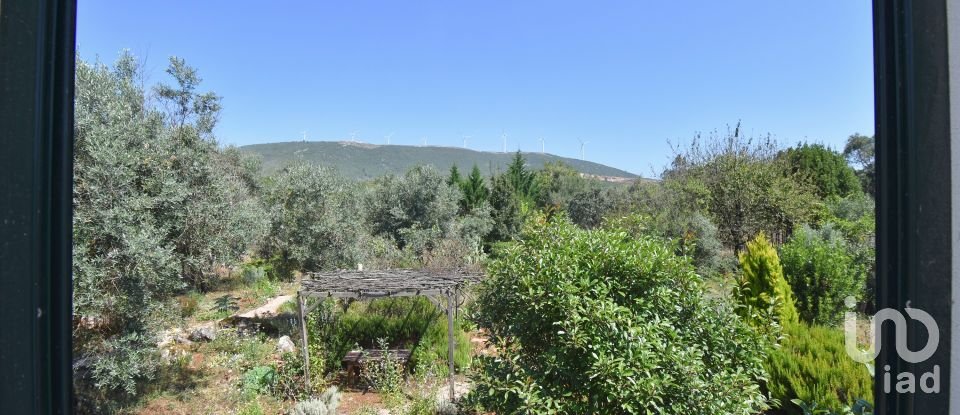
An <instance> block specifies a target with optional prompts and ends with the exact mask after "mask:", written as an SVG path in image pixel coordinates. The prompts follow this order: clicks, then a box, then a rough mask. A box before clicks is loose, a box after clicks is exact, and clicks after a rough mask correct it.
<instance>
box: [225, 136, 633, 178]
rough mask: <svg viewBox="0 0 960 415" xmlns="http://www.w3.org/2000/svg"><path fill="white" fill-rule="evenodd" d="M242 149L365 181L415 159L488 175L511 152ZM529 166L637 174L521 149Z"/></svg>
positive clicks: (308, 146)
mask: <svg viewBox="0 0 960 415" xmlns="http://www.w3.org/2000/svg"><path fill="white" fill-rule="evenodd" d="M240 149H241V150H243V151H246V152H250V153H254V154H259V155H260V156H261V157H262V159H263V169H264V172H265V173H266V174H272V173H274V172H276V171H278V170H279V169H281V168H283V166H285V165H287V164H288V163H290V162H292V161H294V160H297V159H298V158H302V159H303V160H304V161H307V162H310V163H314V164H318V165H322V166H328V167H332V168H335V169H336V170H337V171H339V172H340V174H342V175H343V176H345V177H348V178H353V179H358V180H366V179H372V178H375V177H378V176H382V175H384V174H403V173H404V172H406V171H407V170H409V169H410V168H411V167H413V166H416V165H419V164H429V165H433V166H434V167H436V168H437V169H439V170H441V171H446V170H449V169H450V167H451V166H453V165H454V164H456V165H457V167H458V168H460V171H461V172H462V174H464V175H466V174H468V173H469V170H470V169H471V168H473V165H474V164H476V165H477V166H479V167H480V170H481V171H482V172H483V173H484V174H485V175H489V174H492V173H496V172H500V171H504V170H506V167H507V165H508V164H509V163H510V160H511V159H512V158H513V156H514V154H513V153H495V152H488V151H476V150H470V149H465V148H457V147H439V146H424V147H418V146H407V145H376V144H365V143H356V142H344V141H337V142H335V141H305V142H304V141H290V142H281V143H264V144H251V145H246V146H242V147H240ZM523 156H524V157H525V158H526V160H527V163H528V165H529V166H530V167H531V168H534V169H539V168H541V167H543V165H544V164H546V163H547V162H557V161H562V162H563V163H565V164H567V165H569V166H570V167H572V168H574V169H576V170H577V171H579V172H581V173H584V174H586V175H590V176H595V177H597V178H602V179H604V180H607V181H616V182H622V181H631V180H633V179H637V178H638V177H639V176H637V175H636V174H633V173H630V172H627V171H624V170H620V169H617V168H614V167H610V166H606V165H603V164H599V163H594V162H591V161H585V160H577V159H572V158H567V157H560V156H556V155H553V154H541V153H523Z"/></svg>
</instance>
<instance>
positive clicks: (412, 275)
mask: <svg viewBox="0 0 960 415" xmlns="http://www.w3.org/2000/svg"><path fill="white" fill-rule="evenodd" d="M480 277H481V275H480V274H475V273H470V272H466V271H462V270H448V271H427V270H385V271H333V272H311V273H308V274H307V275H306V278H304V279H303V281H301V288H300V293H301V295H305V296H311V297H341V298H375V297H404V296H413V295H423V296H435V295H445V294H450V293H452V292H453V291H456V290H458V289H460V288H461V287H462V286H463V285H465V284H467V283H470V282H475V281H479V279H480Z"/></svg>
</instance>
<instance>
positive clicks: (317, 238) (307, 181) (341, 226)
mask: <svg viewBox="0 0 960 415" xmlns="http://www.w3.org/2000/svg"><path fill="white" fill-rule="evenodd" d="M359 191H360V189H359V187H358V186H357V185H356V184H355V183H352V182H349V181H347V180H345V179H343V178H342V177H340V176H339V175H337V174H336V173H335V172H333V171H331V170H328V169H326V168H323V167H318V166H315V165H311V164H308V163H304V162H296V163H294V164H292V165H289V166H287V167H286V168H284V169H283V170H282V171H281V172H280V173H278V174H277V175H276V176H275V177H274V178H273V180H272V182H271V183H270V184H269V185H267V186H266V189H265V200H266V204H267V206H268V207H269V211H270V232H269V235H268V237H267V239H266V242H265V243H264V245H263V247H262V249H261V250H262V251H263V252H264V253H265V255H266V256H276V258H277V259H278V260H279V261H280V264H278V265H280V266H281V267H282V268H284V270H285V272H284V273H285V274H288V276H289V271H293V270H299V271H319V270H325V269H335V268H353V267H356V264H357V261H358V260H360V259H361V253H360V251H359V250H360V243H359V241H360V239H361V238H362V233H363V222H362V221H363V210H362V204H361V196H360V193H359Z"/></svg>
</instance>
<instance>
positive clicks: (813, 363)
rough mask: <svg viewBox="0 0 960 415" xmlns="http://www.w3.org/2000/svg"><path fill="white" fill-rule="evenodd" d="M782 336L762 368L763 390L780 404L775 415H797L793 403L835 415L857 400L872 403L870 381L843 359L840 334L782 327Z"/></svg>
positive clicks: (818, 328) (860, 366)
mask: <svg viewBox="0 0 960 415" xmlns="http://www.w3.org/2000/svg"><path fill="white" fill-rule="evenodd" d="M784 335H785V338H784V340H783V343H782V344H781V347H779V348H777V349H775V350H774V351H773V352H772V353H771V354H770V357H769V359H768V360H767V364H766V368H767V372H768V373H769V381H768V382H767V384H766V388H767V389H768V390H769V392H770V397H771V398H773V399H777V400H779V401H780V404H781V408H780V409H779V410H777V411H776V413H780V414H798V415H799V414H801V413H802V412H801V410H800V407H799V406H797V405H795V404H793V403H792V402H791V400H793V399H800V400H802V401H804V402H807V403H816V404H817V407H819V408H826V409H829V410H831V411H837V412H839V411H840V410H841V409H842V408H843V407H845V406H849V405H853V404H854V403H855V402H856V401H857V400H858V399H864V400H867V401H872V399H873V379H872V378H871V377H870V373H869V372H868V371H867V368H866V366H864V365H863V364H862V363H857V362H855V361H854V360H853V359H851V358H850V357H849V356H848V355H847V353H846V351H845V349H844V338H843V332H842V331H840V330H838V329H833V328H829V327H823V326H809V325H807V324H805V323H797V324H788V325H786V326H784Z"/></svg>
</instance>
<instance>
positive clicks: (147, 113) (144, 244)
mask: <svg viewBox="0 0 960 415" xmlns="http://www.w3.org/2000/svg"><path fill="white" fill-rule="evenodd" d="M167 72H168V74H169V75H170V77H171V78H172V79H173V80H174V81H175V86H160V87H157V88H156V90H154V91H152V92H151V90H150V89H147V88H146V87H145V86H144V85H143V83H144V77H143V71H142V69H141V67H140V66H139V64H138V63H137V61H136V59H135V58H134V57H133V56H132V55H130V54H129V53H123V54H122V55H121V56H120V58H119V59H118V60H117V61H116V63H115V64H114V65H112V66H108V65H104V64H102V63H99V62H93V63H91V62H86V61H83V60H78V61H77V73H76V104H75V107H76V110H75V111H76V120H75V142H74V151H75V162H74V190H73V203H74V266H73V291H74V301H73V305H74V313H73V314H74V357H75V364H74V367H75V370H76V374H75V381H76V391H77V397H78V405H79V407H78V408H79V409H80V411H81V412H82V411H84V410H90V411H95V412H97V411H102V410H104V407H101V406H100V405H107V404H108V403H109V402H110V401H111V400H113V398H115V397H116V396H122V395H127V396H130V395H133V394H135V393H136V392H137V386H138V381H140V380H142V379H145V378H149V377H150V376H152V374H153V372H154V369H155V364H154V362H155V359H154V350H155V342H156V339H155V336H154V333H155V327H154V324H155V323H154V321H156V320H157V318H156V317H157V315H159V314H161V311H162V310H163V308H164V305H165V304H166V303H167V302H168V301H169V300H170V298H171V296H173V295H174V294H176V293H178V292H180V290H182V289H184V288H186V287H187V286H190V285H193V286H195V287H198V288H202V287H204V286H205V285H206V284H207V283H208V281H209V279H210V278H212V276H213V275H214V273H213V271H214V270H215V268H216V267H217V266H220V265H222V264H230V263H234V262H235V261H237V260H238V257H239V256H240V255H241V254H242V253H243V252H244V251H246V250H247V248H248V246H249V244H251V243H252V242H253V241H255V240H257V239H259V238H260V237H261V235H262V232H263V231H264V230H265V222H264V221H263V220H262V219H261V218H262V217H263V216H264V215H263V209H262V207H261V206H260V203H259V201H258V200H257V199H256V198H255V197H253V196H252V195H251V192H250V191H251V188H250V183H249V181H248V177H247V178H245V177H244V174H242V172H244V171H245V169H246V168H245V167H243V166H250V165H255V162H249V161H247V159H246V158H245V157H243V156H240V155H228V154H226V153H224V152H223V151H221V149H220V148H219V147H218V146H217V144H216V142H215V140H214V137H213V134H212V128H213V126H214V125H215V123H216V118H217V113H218V112H219V109H220V106H219V98H218V97H216V96H215V95H213V94H210V93H203V94H199V93H197V92H196V88H197V86H198V84H199V82H200V80H199V78H198V77H197V76H196V72H195V71H194V70H193V69H191V68H190V67H188V66H187V65H186V64H184V63H183V61H182V60H179V59H176V58H174V59H172V60H171V64H170V68H169V69H168V70H167ZM87 405H90V406H89V407H88V406H87ZM91 408H92V409H91Z"/></svg>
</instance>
